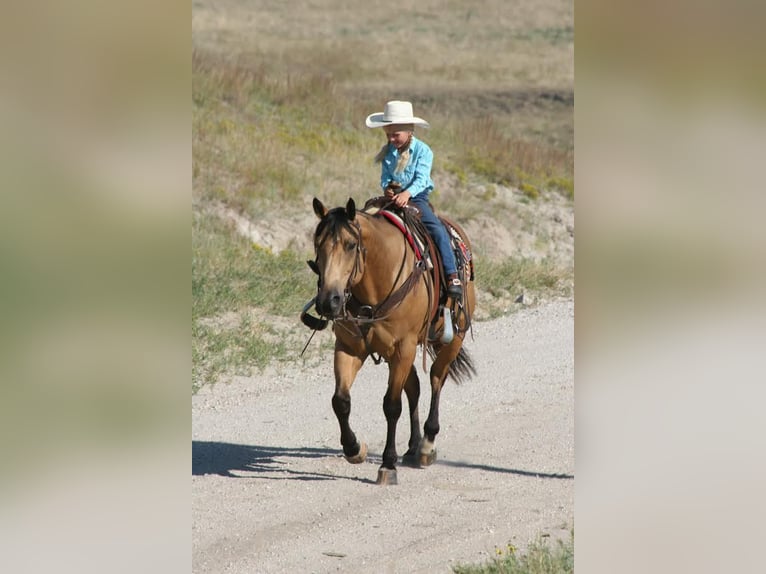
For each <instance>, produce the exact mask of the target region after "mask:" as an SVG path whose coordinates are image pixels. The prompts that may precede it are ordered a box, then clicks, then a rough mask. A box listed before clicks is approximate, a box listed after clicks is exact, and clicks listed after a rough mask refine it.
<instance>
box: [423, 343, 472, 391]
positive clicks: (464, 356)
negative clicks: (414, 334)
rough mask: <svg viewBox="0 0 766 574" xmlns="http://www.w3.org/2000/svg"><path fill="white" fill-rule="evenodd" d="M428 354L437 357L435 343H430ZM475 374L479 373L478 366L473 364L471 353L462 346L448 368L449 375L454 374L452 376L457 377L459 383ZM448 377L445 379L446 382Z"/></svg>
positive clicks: (433, 357)
mask: <svg viewBox="0 0 766 574" xmlns="http://www.w3.org/2000/svg"><path fill="white" fill-rule="evenodd" d="M428 354H429V356H430V357H431V359H432V360H434V359H436V350H435V349H434V348H433V345H428ZM475 374H477V373H476V367H474V366H473V359H471V355H469V354H468V351H466V350H465V347H460V351H458V354H457V357H455V360H454V361H452V363H451V364H450V366H449V369H448V370H447V377H449V376H450V375H452V378H453V379H455V383H457V384H458V385H459V384H460V383H464V382H465V381H467V380H468V379H470V378H471V377H473V376H474V375H475ZM447 377H445V379H444V380H445V382H446V380H447Z"/></svg>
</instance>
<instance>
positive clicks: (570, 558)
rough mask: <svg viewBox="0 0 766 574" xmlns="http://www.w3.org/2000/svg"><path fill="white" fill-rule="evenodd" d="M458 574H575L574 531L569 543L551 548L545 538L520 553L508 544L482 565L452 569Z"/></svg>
mask: <svg viewBox="0 0 766 574" xmlns="http://www.w3.org/2000/svg"><path fill="white" fill-rule="evenodd" d="M452 571H453V572H454V573H455V574H572V572H574V531H572V536H571V537H570V538H569V540H567V541H566V542H564V541H562V540H557V541H556V544H555V545H552V544H551V543H549V542H548V541H547V539H545V538H543V537H542V536H540V537H538V539H537V540H535V541H534V542H533V543H532V544H530V545H529V547H528V548H527V550H526V551H525V552H522V553H519V552H518V551H517V550H516V547H515V546H513V545H512V544H510V543H509V544H508V545H507V546H506V547H505V548H495V556H494V557H493V558H492V559H491V560H490V561H489V562H487V563H484V564H480V565H466V564H461V565H459V566H456V567H454V568H453V569H452Z"/></svg>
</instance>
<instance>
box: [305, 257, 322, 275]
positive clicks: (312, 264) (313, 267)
mask: <svg viewBox="0 0 766 574" xmlns="http://www.w3.org/2000/svg"><path fill="white" fill-rule="evenodd" d="M306 263H308V264H309V267H311V270H312V271H313V272H314V273H316V274H317V275H319V266H318V265H317V262H316V261H312V260H311V259H309V260H308V261H306Z"/></svg>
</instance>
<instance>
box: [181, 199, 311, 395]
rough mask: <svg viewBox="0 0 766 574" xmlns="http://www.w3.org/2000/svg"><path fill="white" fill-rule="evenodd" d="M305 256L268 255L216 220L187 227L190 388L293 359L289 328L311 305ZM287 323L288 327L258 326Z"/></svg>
mask: <svg viewBox="0 0 766 574" xmlns="http://www.w3.org/2000/svg"><path fill="white" fill-rule="evenodd" d="M305 260H306V257H305V256H303V255H301V254H297V253H295V252H293V251H290V250H285V251H282V252H281V253H279V254H273V253H271V252H270V251H268V250H266V249H263V248H260V247H258V246H255V245H253V244H252V243H251V242H250V241H249V240H247V239H245V238H243V237H241V236H239V235H238V234H237V233H236V232H235V231H234V230H233V229H231V228H230V227H229V226H227V225H226V224H225V223H223V222H222V221H220V220H218V219H217V218H215V217H211V216H209V215H207V214H201V213H197V214H195V217H194V220H193V228H192V389H193V390H194V391H195V392H196V391H197V390H198V389H199V388H200V387H202V386H203V385H205V384H209V383H214V382H215V381H216V380H217V378H218V377H220V376H221V375H224V374H248V373H250V372H251V369H252V368H260V367H264V366H266V365H267V364H268V363H269V362H270V361H272V360H277V361H279V360H289V359H294V358H296V356H297V353H296V354H293V353H294V351H295V348H296V345H295V344H292V345H290V344H289V343H294V338H292V337H291V336H290V334H291V333H293V332H294V331H295V329H293V328H292V324H295V325H296V326H297V325H298V319H297V317H298V311H299V310H300V309H301V307H302V306H303V304H304V303H305V302H306V301H307V300H308V299H310V298H311V296H312V289H313V282H314V279H313V275H312V274H311V272H310V270H309V269H308V267H307V266H306V261H305ZM255 310H257V311H258V312H259V313H260V314H261V315H262V316H266V317H273V318H276V317H285V318H289V319H290V321H280V322H279V323H277V322H276V321H274V320H273V319H272V320H263V318H261V319H259V317H258V313H255V312H254V311H255Z"/></svg>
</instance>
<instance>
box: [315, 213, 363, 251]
mask: <svg viewBox="0 0 766 574" xmlns="http://www.w3.org/2000/svg"><path fill="white" fill-rule="evenodd" d="M343 230H346V231H349V232H350V233H353V234H355V233H356V231H354V229H353V227H352V226H351V221H350V220H349V218H348V214H347V213H346V209H345V208H343V207H335V208H333V209H331V210H330V211H328V212H327V215H325V216H324V218H323V219H322V221H320V222H319V225H317V228H316V233H315V234H314V240H315V241H316V242H317V243H321V242H322V241H323V240H324V236H325V235H329V236H330V237H332V238H333V239H338V238H339V237H340V234H341V232H342V231H343Z"/></svg>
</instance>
